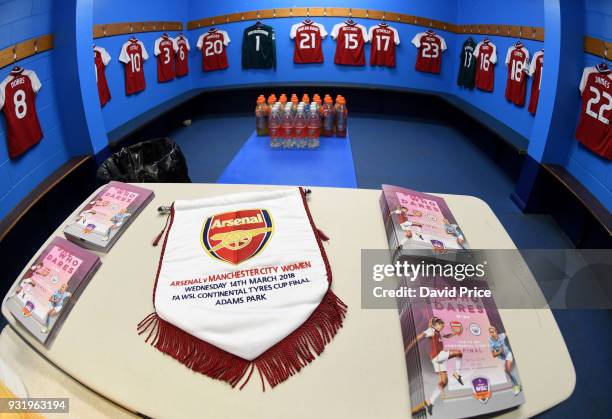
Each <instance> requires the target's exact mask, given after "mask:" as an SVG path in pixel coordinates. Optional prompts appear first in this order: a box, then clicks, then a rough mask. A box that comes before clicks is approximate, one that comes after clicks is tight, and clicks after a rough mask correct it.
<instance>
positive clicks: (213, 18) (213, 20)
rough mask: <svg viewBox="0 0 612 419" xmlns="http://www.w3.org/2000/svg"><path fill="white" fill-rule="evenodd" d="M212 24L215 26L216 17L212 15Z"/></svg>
mask: <svg viewBox="0 0 612 419" xmlns="http://www.w3.org/2000/svg"><path fill="white" fill-rule="evenodd" d="M211 23H212V25H213V26H215V17H214V16H213V17H212V21H211Z"/></svg>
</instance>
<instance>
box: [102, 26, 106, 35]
mask: <svg viewBox="0 0 612 419" xmlns="http://www.w3.org/2000/svg"><path fill="white" fill-rule="evenodd" d="M102 33H103V34H104V36H106V25H104V26H102Z"/></svg>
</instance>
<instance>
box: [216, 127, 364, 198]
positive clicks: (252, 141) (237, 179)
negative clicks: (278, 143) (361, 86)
mask: <svg viewBox="0 0 612 419" xmlns="http://www.w3.org/2000/svg"><path fill="white" fill-rule="evenodd" d="M320 141H321V146H320V147H319V148H316V149H311V150H309V149H302V150H279V149H272V148H271V147H270V139H269V137H258V136H257V134H256V133H255V132H253V133H252V134H251V136H250V137H249V139H248V140H247V141H246V143H245V144H244V145H243V146H242V148H241V149H240V151H239V152H238V154H236V157H234V159H233V160H232V162H231V163H230V164H229V166H227V168H226V169H225V171H224V172H223V174H222V175H221V176H220V177H219V180H218V182H219V183H253V184H259V185H295V186H335V187H340V188H355V187H357V178H356V176H355V166H354V165H353V154H352V152H351V141H350V139H349V136H348V135H347V137H346V138H335V137H332V138H321V140H320Z"/></svg>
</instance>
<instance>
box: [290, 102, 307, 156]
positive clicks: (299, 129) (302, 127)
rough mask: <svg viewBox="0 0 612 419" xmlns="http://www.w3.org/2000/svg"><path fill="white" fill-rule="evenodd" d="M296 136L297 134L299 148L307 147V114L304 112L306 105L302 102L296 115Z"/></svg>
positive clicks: (296, 141) (296, 142)
mask: <svg viewBox="0 0 612 419" xmlns="http://www.w3.org/2000/svg"><path fill="white" fill-rule="evenodd" d="M293 125H294V136H295V146H296V147H297V148H305V147H306V131H307V126H306V115H305V112H304V106H303V105H301V104H300V106H298V110H297V113H296V115H295V122H294V124H293Z"/></svg>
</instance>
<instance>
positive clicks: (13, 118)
mask: <svg viewBox="0 0 612 419" xmlns="http://www.w3.org/2000/svg"><path fill="white" fill-rule="evenodd" d="M41 86H42V85H41V84H40V80H39V79H38V76H36V73H35V72H33V71H30V70H25V69H23V68H19V69H17V70H13V71H11V72H10V73H9V75H8V76H7V77H6V78H5V79H4V81H2V83H0V110H4V116H5V117H6V125H7V134H8V136H7V142H8V153H9V157H10V158H11V159H14V158H15V157H18V156H20V155H21V154H23V153H25V152H26V151H27V150H28V149H29V148H30V147H32V146H34V145H35V144H37V143H38V142H39V141H40V139H41V138H42V131H41V129H40V123H39V122H38V116H37V115H36V102H35V95H36V93H38V91H39V90H40V88H41Z"/></svg>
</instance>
